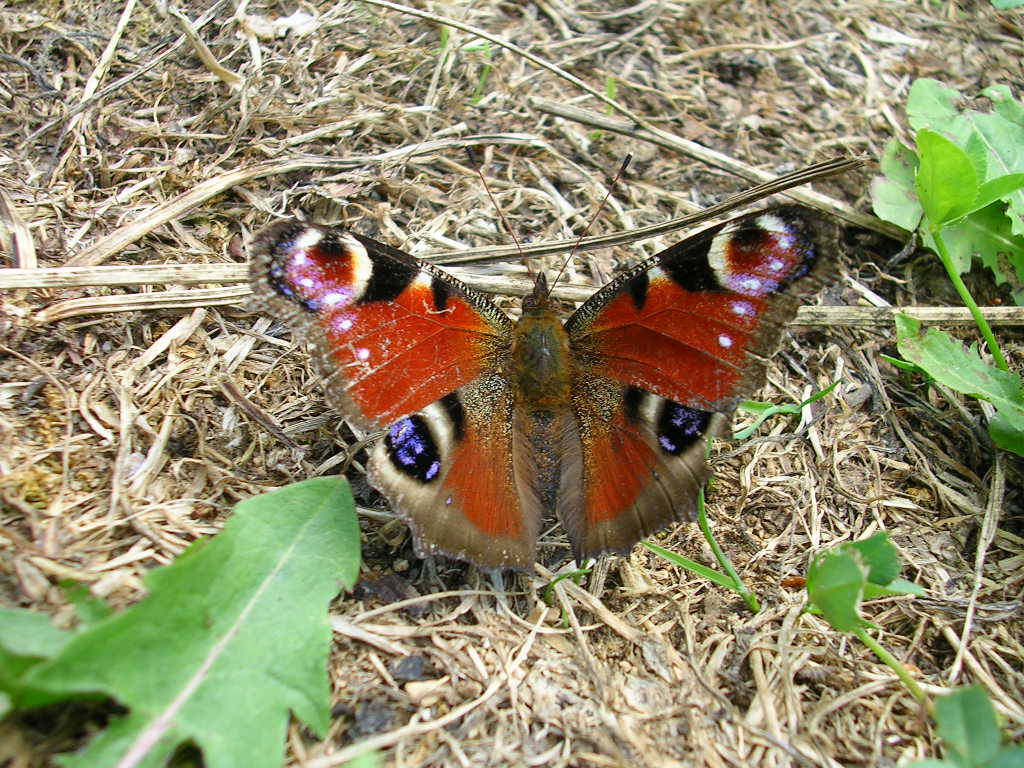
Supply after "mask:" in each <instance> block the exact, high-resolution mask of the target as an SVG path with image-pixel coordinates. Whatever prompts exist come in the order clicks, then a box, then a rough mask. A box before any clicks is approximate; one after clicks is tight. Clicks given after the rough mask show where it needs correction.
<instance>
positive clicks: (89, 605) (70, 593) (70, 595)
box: [60, 581, 110, 627]
mask: <svg viewBox="0 0 1024 768" xmlns="http://www.w3.org/2000/svg"><path fill="white" fill-rule="evenodd" d="M60 586H61V589H63V590H64V597H66V598H67V600H68V602H69V603H71V604H72V605H73V606H75V613H77V614H78V619H79V621H81V622H82V626H83V627H87V626H89V625H90V624H95V623H96V622H98V621H102V620H103V619H105V618H107V617H108V616H109V615H110V606H109V605H107V604H106V603H105V602H104V601H103V600H101V599H100V598H98V597H96V596H95V595H94V594H92V593H91V592H90V591H89V588H88V587H86V586H85V585H84V584H79V583H78V582H77V581H63V582H61V585H60Z"/></svg>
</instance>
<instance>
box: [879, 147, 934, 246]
mask: <svg viewBox="0 0 1024 768" xmlns="http://www.w3.org/2000/svg"><path fill="white" fill-rule="evenodd" d="M917 166H918V159H917V154H916V153H915V152H914V150H912V149H911V148H910V147H908V146H906V145H905V144H903V143H902V142H899V141H897V140H895V139H893V140H891V141H889V142H888V143H887V144H886V145H885V151H884V153H883V154H882V159H881V162H880V167H881V170H882V173H883V174H884V177H882V176H876V177H875V178H874V179H872V181H871V205H872V207H873V208H874V211H875V215H876V216H878V217H879V218H880V219H884V220H885V221H891V222H892V223H893V224H895V225H897V226H899V227H903V229H905V230H907V231H908V232H912V231H913V230H915V229H917V225H918V224H919V223H920V221H921V215H922V214H923V213H924V210H923V209H922V208H921V203H920V202H919V201H918V199H917V190H916V187H915V181H914V179H915V177H916V175H917Z"/></svg>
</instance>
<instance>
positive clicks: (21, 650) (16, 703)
mask: <svg viewBox="0 0 1024 768" xmlns="http://www.w3.org/2000/svg"><path fill="white" fill-rule="evenodd" d="M71 637H72V633H71V632H68V631H66V630H62V629H57V627H55V626H54V625H53V620H52V619H51V618H50V617H49V616H47V615H46V614H45V613H37V612H35V611H27V610H24V609H20V608H0V691H2V692H3V693H4V695H5V697H6V700H7V706H8V707H36V706H42V705H44V704H50V703H53V702H55V701H61V700H62V699H65V698H67V696H66V695H64V694H63V693H61V692H52V691H49V690H47V689H46V688H42V687H40V686H37V685H34V684H31V683H28V682H26V677H28V675H29V674H30V673H31V671H32V670H33V669H34V668H35V667H38V666H39V665H40V664H42V663H43V662H44V661H46V660H47V659H50V658H52V657H54V656H56V655H57V654H58V653H60V651H61V650H62V649H63V648H64V646H65V645H67V643H68V641H69V640H70V639H71Z"/></svg>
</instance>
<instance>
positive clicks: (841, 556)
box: [807, 550, 868, 632]
mask: <svg viewBox="0 0 1024 768" xmlns="http://www.w3.org/2000/svg"><path fill="white" fill-rule="evenodd" d="M867 574H868V568H867V566H866V565H864V564H863V563H862V562H861V561H860V557H859V556H858V555H857V554H856V553H854V552H839V551H836V550H827V551H825V552H823V553H821V554H819V555H817V556H816V557H815V558H814V560H813V561H812V562H811V567H810V568H808V569H807V597H808V600H809V601H810V603H811V604H812V605H813V606H815V607H816V608H817V609H818V610H819V611H821V615H822V616H824V617H825V619H826V620H827V621H828V623H829V624H831V625H832V627H833V628H834V629H835V630H837V631H839V632H852V631H853V630H854V629H856V628H858V627H860V626H862V625H863V623H864V621H863V619H861V617H860V612H859V608H860V602H861V599H862V597H863V595H864V585H865V584H866V583H867Z"/></svg>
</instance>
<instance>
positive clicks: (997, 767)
mask: <svg viewBox="0 0 1024 768" xmlns="http://www.w3.org/2000/svg"><path fill="white" fill-rule="evenodd" d="M1022 3H1024V0H1022ZM985 768H1024V747H1006V748H1004V749H1001V750H1000V751H999V752H998V753H997V754H996V756H995V757H993V758H992V759H991V760H989V762H988V765H986V766H985Z"/></svg>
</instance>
